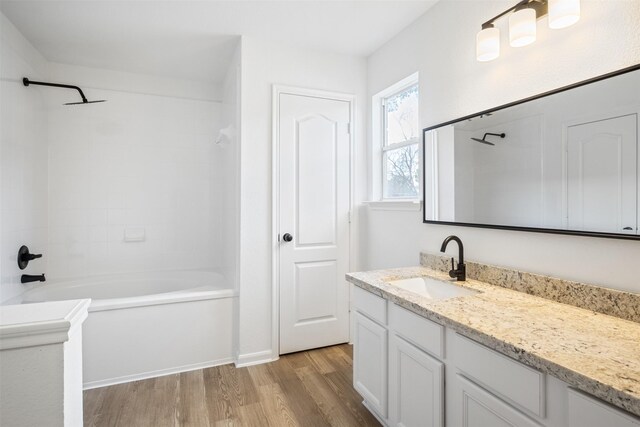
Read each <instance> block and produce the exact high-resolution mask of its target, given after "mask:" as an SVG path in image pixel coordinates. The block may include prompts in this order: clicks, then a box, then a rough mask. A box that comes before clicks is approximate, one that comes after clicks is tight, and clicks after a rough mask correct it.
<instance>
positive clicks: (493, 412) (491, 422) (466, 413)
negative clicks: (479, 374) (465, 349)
mask: <svg viewBox="0 0 640 427" xmlns="http://www.w3.org/2000/svg"><path fill="white" fill-rule="evenodd" d="M455 387H456V388H457V391H458V393H457V394H458V395H459V399H458V398H455V399H453V401H452V402H450V403H451V404H452V406H453V412H454V414H453V416H452V417H451V419H450V423H449V424H450V425H455V426H460V427H540V424H537V423H536V422H535V421H533V420H532V419H530V418H528V417H527V416H525V415H524V414H522V413H521V412H520V411H518V410H517V409H515V408H514V407H513V406H511V405H509V404H507V403H505V402H504V401H503V400H501V399H499V398H497V397H495V396H494V395H492V394H491V393H489V392H487V391H486V390H485V389H483V388H481V387H479V386H478V385H476V384H474V383H473V382H471V381H469V380H468V379H466V378H465V377H463V376H461V375H459V374H457V375H456V379H455Z"/></svg>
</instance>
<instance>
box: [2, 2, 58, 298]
mask: <svg viewBox="0 0 640 427" xmlns="http://www.w3.org/2000/svg"><path fill="white" fill-rule="evenodd" d="M46 73H47V64H46V61H45V59H44V58H43V57H42V56H41V55H40V54H39V53H38V52H37V51H36V50H35V49H34V48H33V46H31V45H30V44H29V42H28V41H27V40H26V39H25V38H24V37H22V35H21V34H20V33H19V32H18V30H17V29H16V28H15V27H14V26H13V24H11V23H10V22H9V21H8V20H7V19H6V17H5V16H4V15H2V14H1V13H0V162H1V164H0V168H1V178H0V179H1V184H0V218H1V222H0V236H1V240H0V275H1V278H0V302H1V301H4V300H7V299H10V298H12V297H14V296H16V295H19V294H20V293H22V292H24V291H25V290H26V289H28V288H30V287H32V286H34V285H28V286H25V285H22V284H21V283H20V276H21V275H22V274H24V273H26V274H41V273H44V272H45V265H46V261H45V260H36V261H34V262H32V263H31V264H30V265H29V267H27V269H26V270H23V271H21V270H19V269H18V265H17V262H16V258H17V255H18V249H19V248H20V246H22V245H23V244H26V245H27V246H29V248H30V249H31V250H32V252H34V253H36V252H37V253H45V254H46V253H47V140H46V124H47V123H46V122H47V121H46V112H45V110H44V103H43V98H42V97H41V95H40V93H39V92H38V91H34V90H31V89H30V88H26V87H24V86H23V85H22V78H23V77H30V78H32V79H39V78H44V77H46Z"/></svg>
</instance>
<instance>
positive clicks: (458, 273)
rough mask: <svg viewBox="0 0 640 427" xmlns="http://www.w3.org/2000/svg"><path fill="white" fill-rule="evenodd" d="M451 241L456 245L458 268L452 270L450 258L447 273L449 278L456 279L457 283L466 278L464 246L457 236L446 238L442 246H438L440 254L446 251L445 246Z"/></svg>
mask: <svg viewBox="0 0 640 427" xmlns="http://www.w3.org/2000/svg"><path fill="white" fill-rule="evenodd" d="M452 240H453V241H454V242H456V243H457V244H458V267H457V268H454V266H453V258H451V270H450V271H449V276H451V277H452V278H456V280H458V281H464V280H466V278H467V271H466V266H465V264H464V246H463V245H462V240H460V238H459V237H458V236H449V237H447V238H446V239H444V241H443V242H442V246H440V252H444V251H446V250H447V245H448V244H449V242H451V241H452Z"/></svg>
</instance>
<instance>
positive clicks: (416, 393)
mask: <svg viewBox="0 0 640 427" xmlns="http://www.w3.org/2000/svg"><path fill="white" fill-rule="evenodd" d="M443 420H444V364H443V363H442V362H440V361H439V360H437V359H434V358H433V357H431V356H429V355H428V354H427V353H425V352H424V351H421V350H420V349H418V348H417V347H415V346H414V345H412V344H410V343H408V342H407V341H405V340H404V339H402V338H400V337H399V336H398V335H396V334H391V337H390V339H389V425H390V426H406V427H413V426H415V427H418V426H422V427H442V426H443V425H444V423H443Z"/></svg>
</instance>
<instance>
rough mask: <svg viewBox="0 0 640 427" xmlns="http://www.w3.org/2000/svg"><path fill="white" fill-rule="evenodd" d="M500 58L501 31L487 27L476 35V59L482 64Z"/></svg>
mask: <svg viewBox="0 0 640 427" xmlns="http://www.w3.org/2000/svg"><path fill="white" fill-rule="evenodd" d="M498 56H500V30H499V29H497V28H494V27H493V26H491V27H489V26H487V28H483V29H482V30H480V31H479V32H478V35H476V58H477V59H478V61H480V62H487V61H491V60H494V59H496V58H497V57H498Z"/></svg>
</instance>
